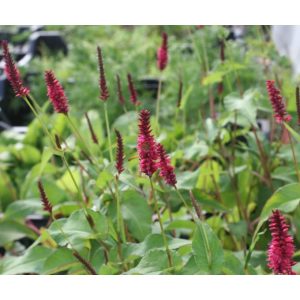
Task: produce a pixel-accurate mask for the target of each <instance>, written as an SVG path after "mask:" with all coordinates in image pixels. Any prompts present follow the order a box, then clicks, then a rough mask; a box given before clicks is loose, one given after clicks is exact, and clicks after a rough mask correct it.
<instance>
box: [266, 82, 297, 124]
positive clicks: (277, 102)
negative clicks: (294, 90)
mask: <svg viewBox="0 0 300 300" xmlns="http://www.w3.org/2000/svg"><path fill="white" fill-rule="evenodd" d="M266 86H267V91H268V94H269V99H270V101H271V104H272V107H273V110H274V117H275V120H276V122H277V123H282V122H284V121H285V122H289V121H290V120H291V119H292V117H291V116H290V115H289V114H288V113H287V111H286V108H285V104H284V101H283V99H282V96H281V94H280V91H279V90H278V89H277V88H276V87H275V83H274V80H267V81H266Z"/></svg>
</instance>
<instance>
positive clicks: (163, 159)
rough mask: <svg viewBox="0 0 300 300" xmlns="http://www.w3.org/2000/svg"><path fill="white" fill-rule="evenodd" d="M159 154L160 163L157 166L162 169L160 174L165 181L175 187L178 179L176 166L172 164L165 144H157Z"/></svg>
mask: <svg viewBox="0 0 300 300" xmlns="http://www.w3.org/2000/svg"><path fill="white" fill-rule="evenodd" d="M156 149H157V154H158V163H157V167H158V168H159V169H160V172H159V175H160V176H161V177H162V178H163V179H164V181H165V182H166V183H167V184H169V185H171V186H173V187H175V186H176V183H177V180H176V175H175V173H174V167H173V166H172V165H171V162H170V158H169V156H168V155H167V153H166V150H165V149H164V147H163V145H161V144H157V148H156Z"/></svg>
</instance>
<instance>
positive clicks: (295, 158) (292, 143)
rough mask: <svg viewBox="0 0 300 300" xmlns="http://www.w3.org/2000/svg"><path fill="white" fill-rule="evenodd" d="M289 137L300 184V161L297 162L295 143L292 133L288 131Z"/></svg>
mask: <svg viewBox="0 0 300 300" xmlns="http://www.w3.org/2000/svg"><path fill="white" fill-rule="evenodd" d="M288 137H289V140H290V145H291V150H292V154H293V161H294V166H295V170H296V174H297V177H298V181H299V182H300V172H299V166H298V161H297V157H296V152H295V147H294V142H293V139H292V137H291V133H290V132H289V131H288Z"/></svg>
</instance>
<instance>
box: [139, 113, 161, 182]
mask: <svg viewBox="0 0 300 300" xmlns="http://www.w3.org/2000/svg"><path fill="white" fill-rule="evenodd" d="M137 150H138V155H139V161H140V171H141V172H142V173H144V174H146V175H148V176H149V177H151V176H152V174H153V173H154V172H155V171H156V170H157V162H156V160H157V158H158V156H157V149H156V142H155V139H154V137H153V135H152V132H151V126H150V112H149V111H148V110H146V109H144V110H142V111H141V112H140V115H139V135H138V142H137Z"/></svg>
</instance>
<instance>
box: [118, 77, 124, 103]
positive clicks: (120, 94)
mask: <svg viewBox="0 0 300 300" xmlns="http://www.w3.org/2000/svg"><path fill="white" fill-rule="evenodd" d="M117 92H118V97H119V102H120V104H121V105H124V104H125V99H124V96H123V93H122V87H121V79H120V76H119V75H117Z"/></svg>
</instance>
